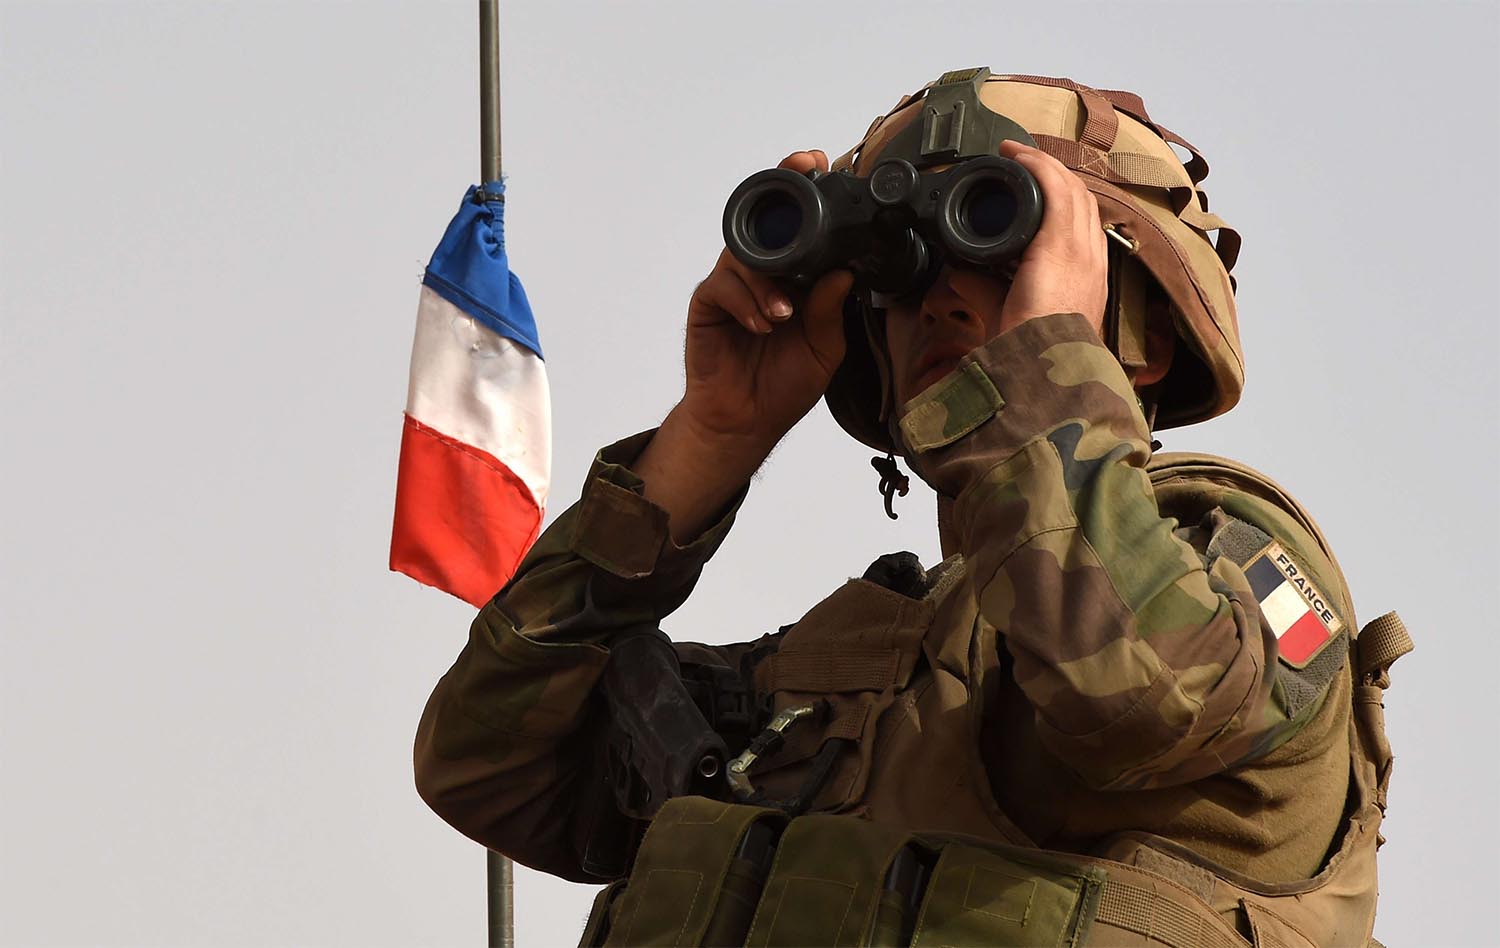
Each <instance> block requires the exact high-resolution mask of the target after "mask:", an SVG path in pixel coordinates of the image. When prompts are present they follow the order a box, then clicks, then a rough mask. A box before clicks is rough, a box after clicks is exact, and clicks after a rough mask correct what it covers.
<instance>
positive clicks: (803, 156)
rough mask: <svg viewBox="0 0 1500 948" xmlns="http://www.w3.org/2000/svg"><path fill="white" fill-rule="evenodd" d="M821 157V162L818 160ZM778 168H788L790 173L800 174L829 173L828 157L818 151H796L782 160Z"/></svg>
mask: <svg viewBox="0 0 1500 948" xmlns="http://www.w3.org/2000/svg"><path fill="white" fill-rule="evenodd" d="M820 157H821V158H822V161H821V162H819V160H818V159H819V158H820ZM776 167H778V168H786V169H787V170H788V171H795V172H797V173H798V174H807V173H808V172H809V171H813V170H817V171H827V170H828V156H827V155H825V154H823V153H822V152H821V151H817V150H816V149H814V150H813V151H794V152H792V153H791V154H790V155H787V156H786V157H785V158H783V159H781V163H780V164H778V165H777V166H776Z"/></svg>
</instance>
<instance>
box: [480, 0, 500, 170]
mask: <svg viewBox="0 0 1500 948" xmlns="http://www.w3.org/2000/svg"><path fill="white" fill-rule="evenodd" d="M499 180H500V0H479V183H480V184H489V183H490V182H491V181H499Z"/></svg>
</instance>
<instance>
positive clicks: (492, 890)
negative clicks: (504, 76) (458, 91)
mask: <svg viewBox="0 0 1500 948" xmlns="http://www.w3.org/2000/svg"><path fill="white" fill-rule="evenodd" d="M499 180H500V0H479V183H480V185H486V184H489V183H490V182H492V181H499ZM484 854H485V859H484V870H485V882H486V886H485V890H486V899H485V904H486V909H487V910H488V913H489V948H515V944H516V928H515V916H514V912H513V910H512V906H513V905H514V904H515V899H514V895H515V867H514V866H513V865H511V861H510V860H509V859H507V858H505V857H504V856H502V855H500V854H499V853H497V852H495V851H494V850H493V849H486V850H485V851H484Z"/></svg>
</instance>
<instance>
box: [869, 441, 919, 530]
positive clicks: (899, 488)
mask: <svg viewBox="0 0 1500 948" xmlns="http://www.w3.org/2000/svg"><path fill="white" fill-rule="evenodd" d="M870 466H871V467H873V468H874V469H875V470H877V471H879V472H880V496H882V497H884V498H885V515H886V516H887V517H890V518H891V519H892V520H896V519H898V518H897V517H896V511H894V510H892V509H891V501H892V499H893V498H895V496H896V495H897V494H900V495H901V496H902V497H905V496H906V492H907V491H908V490H910V489H911V480H910V479H909V478H908V477H907V476H906V475H905V474H902V473H901V468H899V467H897V466H896V456H895V455H894V454H887V455H886V456H885V457H880V456H879V455H876V456H875V457H873V458H870Z"/></svg>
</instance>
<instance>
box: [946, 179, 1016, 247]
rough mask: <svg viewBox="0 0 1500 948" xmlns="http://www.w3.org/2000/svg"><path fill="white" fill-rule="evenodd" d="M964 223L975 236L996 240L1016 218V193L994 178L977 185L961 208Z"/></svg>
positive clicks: (1008, 228) (960, 212)
mask: <svg viewBox="0 0 1500 948" xmlns="http://www.w3.org/2000/svg"><path fill="white" fill-rule="evenodd" d="M959 215H960V217H961V219H962V220H963V223H964V224H965V225H966V226H967V228H968V229H969V231H971V232H972V233H973V234H974V235H975V236H977V237H980V238H984V239H987V240H991V239H994V238H996V237H999V236H1000V235H1002V234H1004V233H1005V232H1006V231H1008V230H1010V228H1011V225H1012V224H1014V223H1015V221H1016V196H1015V195H1014V194H1012V193H1011V191H1010V188H1008V187H1006V186H1005V185H1004V184H1003V183H1001V182H999V181H995V180H993V179H991V180H988V181H984V182H982V183H980V184H977V185H975V186H974V187H973V188H972V189H971V190H970V191H969V193H968V194H967V195H966V200H965V201H964V202H963V205H962V206H961V207H960V208H959Z"/></svg>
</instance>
